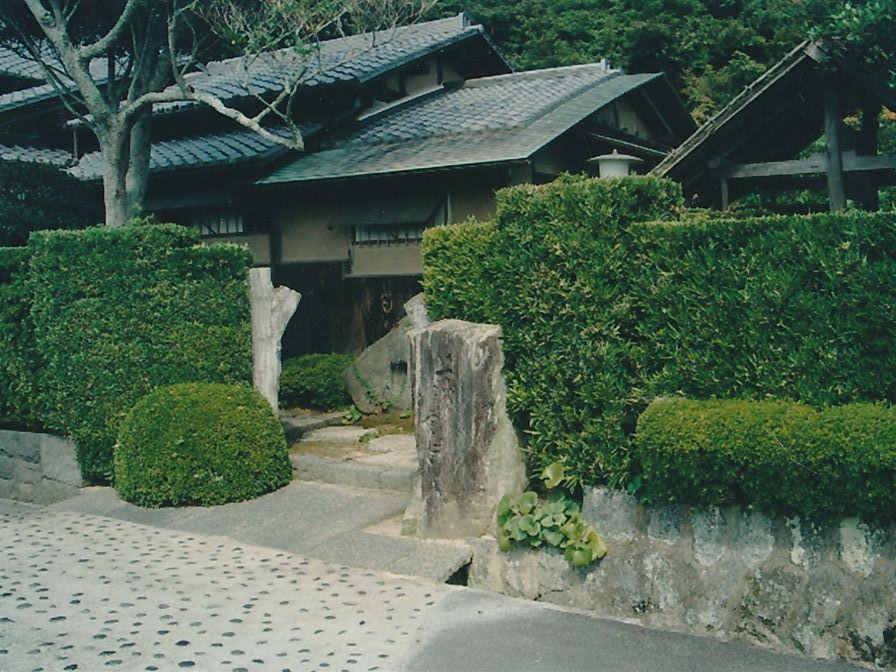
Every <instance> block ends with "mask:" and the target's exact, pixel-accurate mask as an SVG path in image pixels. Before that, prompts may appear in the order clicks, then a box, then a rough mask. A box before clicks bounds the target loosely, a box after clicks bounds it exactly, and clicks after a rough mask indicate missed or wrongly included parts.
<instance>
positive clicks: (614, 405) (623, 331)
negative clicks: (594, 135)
mask: <svg viewBox="0 0 896 672" xmlns="http://www.w3.org/2000/svg"><path fill="white" fill-rule="evenodd" d="M678 189H679V188H678V186H677V185H675V184H673V183H669V182H665V181H662V180H656V179H653V178H641V177H638V178H626V179H624V180H593V179H588V178H571V177H567V178H564V179H561V180H558V181H557V182H556V183H553V184H550V185H544V186H538V187H536V186H521V187H514V188H512V189H509V190H505V191H502V192H500V193H499V195H498V213H497V216H496V218H495V220H494V221H493V222H491V223H487V224H480V223H466V224H460V225H454V226H449V227H439V228H436V229H433V230H431V231H429V232H427V234H426V237H425V239H424V245H423V251H424V282H423V284H424V291H425V294H426V301H427V306H428V308H429V309H430V311H431V314H432V315H433V316H434V317H435V318H437V319H442V318H447V317H455V318H460V319H466V320H471V321H477V322H488V323H494V324H499V325H501V326H502V328H503V333H504V350H505V357H506V367H505V373H506V376H507V382H508V407H509V409H510V411H511V413H512V417H513V420H514V422H515V423H516V425H517V426H518V427H519V428H520V429H522V430H523V431H525V432H526V436H527V443H526V451H527V458H528V461H529V466H530V469H531V470H532V471H538V470H541V469H543V468H545V467H546V466H548V465H550V464H551V463H553V462H555V461H557V460H563V461H564V463H565V465H566V473H567V474H568V476H569V478H570V479H571V482H572V483H575V484H587V485H598V484H602V483H607V484H609V485H611V486H615V487H621V486H624V485H626V484H632V483H635V482H637V481H638V479H639V476H640V472H641V468H642V467H641V466H640V464H639V459H640V458H639V456H638V454H636V453H635V452H634V451H633V436H634V433H635V428H636V423H637V419H638V416H639V415H640V413H641V412H642V411H643V410H644V409H645V408H646V407H647V405H648V404H649V403H650V401H652V400H653V399H655V398H657V397H662V396H669V395H683V396H687V397H689V398H694V399H710V398H713V397H716V398H732V399H736V398H754V399H765V398H777V399H784V400H793V401H799V402H802V403H805V404H809V405H811V406H819V407H820V406H825V405H839V404H846V403H852V402H889V403H892V402H893V401H894V400H896V301H894V299H893V292H892V288H893V287H896V215H894V214H893V213H878V214H875V213H865V212H858V211H850V212H846V213H840V214H836V215H832V214H818V215H810V216H777V217H744V218H740V219H737V220H732V219H725V218H717V217H707V216H705V214H700V215H699V216H696V217H691V216H690V215H689V214H688V213H687V211H682V209H681V200H680V198H681V197H680V191H679V190H678ZM657 217H659V218H663V219H666V220H667V221H664V222H651V221H647V220H651V219H654V218H657ZM679 220H680V221H679Z"/></svg>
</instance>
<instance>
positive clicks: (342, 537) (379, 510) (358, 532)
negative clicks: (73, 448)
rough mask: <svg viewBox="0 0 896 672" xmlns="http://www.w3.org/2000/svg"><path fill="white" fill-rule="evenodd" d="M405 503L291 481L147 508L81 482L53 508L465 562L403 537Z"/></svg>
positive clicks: (421, 567)
mask: <svg viewBox="0 0 896 672" xmlns="http://www.w3.org/2000/svg"><path fill="white" fill-rule="evenodd" d="M407 503H408V494H407V493H400V492H393V491H388V490H369V489H363V488H350V487H345V486H334V485H328V484H323V483H313V482H306V481H293V482H292V483H290V484H289V485H288V486H286V487H285V488H281V489H280V490H277V491H276V492H272V493H270V494H268V495H264V496H263V497H259V498H258V499H254V500H251V501H248V502H240V503H237V504H225V505H223V506H214V507H209V508H204V507H198V506H188V507H183V508H167V509H145V508H142V507H138V506H134V505H133V504H128V503H127V502H123V501H121V500H120V499H119V498H118V496H117V494H116V493H115V491H114V490H113V489H112V488H85V489H84V490H82V492H81V494H80V495H79V496H78V497H75V498H72V499H67V500H65V501H62V502H59V503H57V504H53V505H52V506H51V508H52V509H53V510H55V511H68V512H75V513H86V514H98V515H102V516H108V517H110V518H116V519H118V520H125V521H129V522H133V523H140V524H143V525H151V526H154V527H164V528H168V529H172V530H179V531H183V532H192V533H197V534H216V535H225V536H227V537H229V538H230V539H233V540H235V541H239V542H242V543H247V544H254V545H257V546H264V547H267V548H275V549H279V550H283V551H289V552H291V553H300V554H302V555H305V556H308V557H311V558H315V559H317V560H323V561H325V562H334V563H338V564H342V565H349V566H352V567H358V568H362V569H373V570H378V571H386V572H392V573H395V574H409V575H413V576H421V577H426V578H429V579H432V580H434V581H439V582H442V581H445V580H446V579H447V578H448V577H450V576H451V575H452V574H454V573H455V572H456V571H457V570H458V569H459V568H460V567H462V566H463V565H465V564H467V563H468V562H469V560H470V558H471V557H472V550H471V549H470V547H469V546H468V545H467V544H465V543H463V542H443V541H423V540H420V539H413V538H409V537H402V536H401V535H400V528H401V517H402V515H403V514H404V510H405V507H406V506H407ZM0 670H2V667H0Z"/></svg>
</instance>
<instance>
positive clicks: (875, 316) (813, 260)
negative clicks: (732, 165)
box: [631, 211, 896, 406]
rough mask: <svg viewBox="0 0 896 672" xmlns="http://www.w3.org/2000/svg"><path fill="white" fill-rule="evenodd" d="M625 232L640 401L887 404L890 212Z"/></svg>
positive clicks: (891, 327)
mask: <svg viewBox="0 0 896 672" xmlns="http://www.w3.org/2000/svg"><path fill="white" fill-rule="evenodd" d="M632 233H633V235H634V236H635V240H634V241H633V244H632V250H633V254H632V268H633V269H634V270H636V272H633V273H632V274H631V277H632V282H633V285H634V287H633V289H632V293H633V295H634V297H635V301H636V302H637V304H638V305H639V306H640V310H639V319H638V321H637V323H636V332H635V334H636V340H637V341H638V342H640V343H644V344H645V345H646V346H649V347H647V348H646V349H645V358H644V371H643V376H642V378H643V380H644V383H643V385H644V388H645V394H646V396H647V397H648V398H650V397H654V396H661V395H667V394H681V395H684V396H686V397H690V398H696V399H706V398H709V397H719V398H738V397H748V398H760V399H761V398H763V397H775V398H781V399H792V400H795V401H801V402H804V403H808V404H810V405H815V406H821V405H831V404H844V403H849V402H856V401H891V402H893V401H896V299H894V297H893V288H894V287H896V213H880V214H878V213H867V212H859V211H855V212H846V213H842V214H836V215H830V214H822V215H809V216H786V217H761V218H754V219H745V220H718V221H711V222H707V221H696V222H688V223H687V224H677V223H648V224H638V225H636V226H633V227H632Z"/></svg>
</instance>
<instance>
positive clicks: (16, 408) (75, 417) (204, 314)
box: [0, 225, 251, 482]
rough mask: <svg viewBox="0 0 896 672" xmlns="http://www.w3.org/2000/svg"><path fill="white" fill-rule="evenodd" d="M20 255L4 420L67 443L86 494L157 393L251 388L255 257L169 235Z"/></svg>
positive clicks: (33, 241)
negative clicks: (189, 387)
mask: <svg viewBox="0 0 896 672" xmlns="http://www.w3.org/2000/svg"><path fill="white" fill-rule="evenodd" d="M24 249H25V252H24V253H22V254H24V255H25V257H27V262H23V261H22V260H23V259H24V257H19V262H18V263H17V266H16V267H15V270H14V271H13V272H11V273H7V274H6V275H5V276H4V275H3V272H2V271H0V292H5V293H6V295H7V296H12V299H11V300H10V301H9V303H8V304H7V303H6V302H4V307H3V311H2V312H0V339H3V342H4V344H9V345H10V347H9V348H8V349H7V348H4V349H3V350H2V351H0V372H2V373H3V375H4V376H9V380H10V381H11V384H10V385H9V386H8V387H7V386H3V387H5V388H6V389H8V390H9V391H8V392H6V393H5V394H4V396H3V397H2V398H3V401H2V402H0V403H2V413H3V415H5V416H12V417H6V419H5V421H9V422H10V423H11V424H24V425H28V426H34V425H43V426H45V427H47V428H48V429H51V430H53V431H58V432H61V433H64V434H65V435H67V436H69V437H71V438H72V439H73V440H74V441H75V443H76V444H77V446H78V459H79V462H80V465H81V471H82V475H83V476H84V478H85V479H86V480H87V481H88V482H106V481H108V480H109V479H110V478H111V477H112V446H113V445H114V443H115V438H116V436H117V434H118V426H119V424H120V423H121V420H122V419H123V418H124V416H125V414H127V412H128V411H129V410H130V409H131V407H132V406H133V405H134V404H135V403H136V402H137V400H139V399H140V398H141V397H143V396H144V395H146V394H147V393H148V392H150V391H151V390H153V389H155V388H156V387H159V386H164V385H171V384H174V383H179V382H190V381H207V382H243V381H248V380H249V379H250V376H251V328H250V321H249V299H248V290H247V285H246V273H247V270H248V268H249V266H250V264H251V255H250V253H249V252H248V250H246V249H244V248H240V247H236V246H214V247H204V246H201V245H199V241H198V237H197V235H196V234H195V233H194V232H192V231H190V230H188V229H185V228H183V227H179V226H174V225H141V226H126V227H121V228H117V229H108V228H94V229H87V230H84V231H40V232H37V233H35V234H33V235H32V236H31V238H30V240H29V242H28V245H27V247H26V248H24ZM3 256H4V254H3V253H0V266H3V263H4V262H3ZM5 256H6V258H7V259H9V258H11V257H10V254H9V253H6V255H5ZM3 277H8V278H9V280H10V281H9V282H4V281H3Z"/></svg>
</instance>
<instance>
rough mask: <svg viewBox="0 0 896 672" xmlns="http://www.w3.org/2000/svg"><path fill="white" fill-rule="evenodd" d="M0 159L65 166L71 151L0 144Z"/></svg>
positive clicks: (69, 158) (70, 156) (69, 159)
mask: <svg viewBox="0 0 896 672" xmlns="http://www.w3.org/2000/svg"><path fill="white" fill-rule="evenodd" d="M0 161H29V162H32V163H47V164H50V165H53V166H66V165H68V164H70V163H71V162H72V155H71V152H67V151H65V150H62V149H47V148H43V147H22V146H20V145H0Z"/></svg>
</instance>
